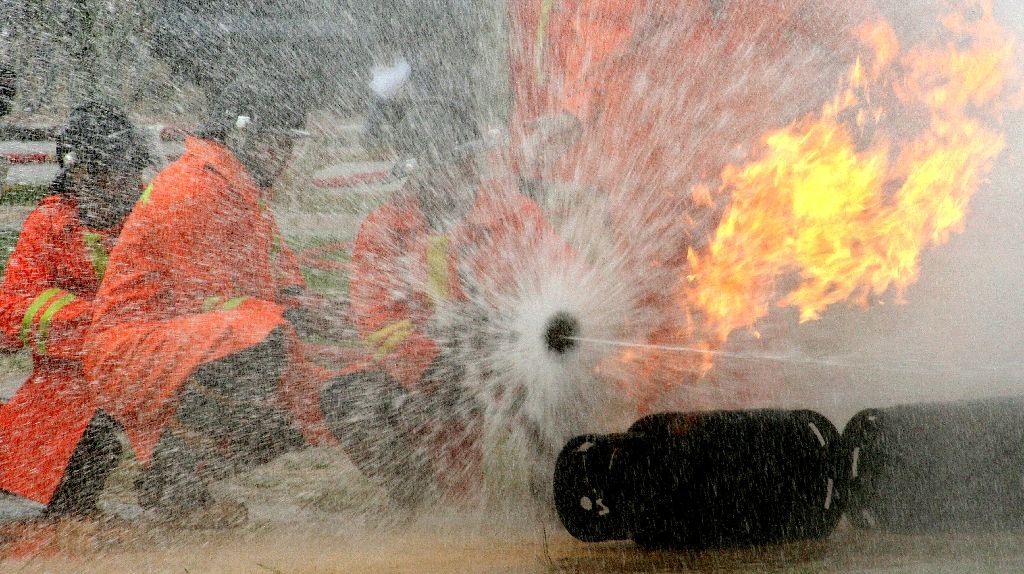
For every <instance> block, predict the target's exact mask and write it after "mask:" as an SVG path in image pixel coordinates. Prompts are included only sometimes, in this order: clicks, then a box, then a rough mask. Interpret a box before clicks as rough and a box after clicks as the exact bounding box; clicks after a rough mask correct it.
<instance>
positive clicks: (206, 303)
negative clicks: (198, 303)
mask: <svg viewBox="0 0 1024 574" xmlns="http://www.w3.org/2000/svg"><path fill="white" fill-rule="evenodd" d="M223 300H224V298H223V297H207V298H206V299H203V313H207V312H209V311H213V308H214V307H216V306H217V305H220V302H221V301H223Z"/></svg>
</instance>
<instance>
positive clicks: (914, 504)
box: [843, 398, 1024, 533]
mask: <svg viewBox="0 0 1024 574" xmlns="http://www.w3.org/2000/svg"><path fill="white" fill-rule="evenodd" d="M843 441H844V443H846V450H847V455H846V458H847V464H848V468H849V475H850V482H849V484H850V486H849V506H848V509H847V512H848V517H849V519H850V522H852V523H853V524H854V525H856V526H859V527H861V528H872V529H880V530H888V531H892V532H906V533H923V532H942V531H983V530H1006V529H1019V528H1022V527H1024V398H1013V399H1005V398H1003V399H989V400H979V401H970V402H958V403H945V404H938V403H936V404H919V405H904V406H896V407H890V408H884V409H869V410H865V411H861V412H860V413H857V415H855V416H854V417H853V419H851V420H850V422H849V423H847V425H846V429H845V430H844V431H843Z"/></svg>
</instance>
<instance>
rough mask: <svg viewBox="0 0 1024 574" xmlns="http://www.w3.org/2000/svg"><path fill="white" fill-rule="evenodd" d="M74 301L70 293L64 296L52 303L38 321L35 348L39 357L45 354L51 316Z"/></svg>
mask: <svg viewBox="0 0 1024 574" xmlns="http://www.w3.org/2000/svg"><path fill="white" fill-rule="evenodd" d="M74 300H75V296H74V295H72V294H71V293H68V294H66V295H64V296H63V297H61V298H60V299H57V300H56V301H54V302H53V304H52V305H50V307H49V308H48V309H47V310H46V312H45V313H43V316H42V317H41V318H40V319H39V334H38V335H37V336H36V341H38V344H37V348H38V350H39V354H40V355H45V354H46V337H47V336H48V335H49V334H50V320H52V319H53V316H54V315H56V314H57V311H60V310H61V309H63V308H64V306H65V305H67V304H68V303H70V302H72V301H74Z"/></svg>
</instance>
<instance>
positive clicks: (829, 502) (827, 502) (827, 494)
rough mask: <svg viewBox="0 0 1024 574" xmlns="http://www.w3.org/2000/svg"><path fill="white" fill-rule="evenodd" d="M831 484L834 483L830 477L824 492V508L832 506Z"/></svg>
mask: <svg viewBox="0 0 1024 574" xmlns="http://www.w3.org/2000/svg"><path fill="white" fill-rule="evenodd" d="M833 486H834V483H833V482H832V479H831V478H830V479H828V490H827V491H826V492H825V510H828V509H829V508H831V507H832V488H833Z"/></svg>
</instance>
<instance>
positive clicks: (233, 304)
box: [220, 297, 249, 311]
mask: <svg viewBox="0 0 1024 574" xmlns="http://www.w3.org/2000/svg"><path fill="white" fill-rule="evenodd" d="M248 299H249V298H248V297H235V298H234V299H228V300H227V301H225V302H224V304H223V305H221V306H220V308H221V309H223V310H224V311H230V310H232V309H235V308H237V307H238V306H239V305H241V304H242V303H245V302H246V301H247V300H248Z"/></svg>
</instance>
